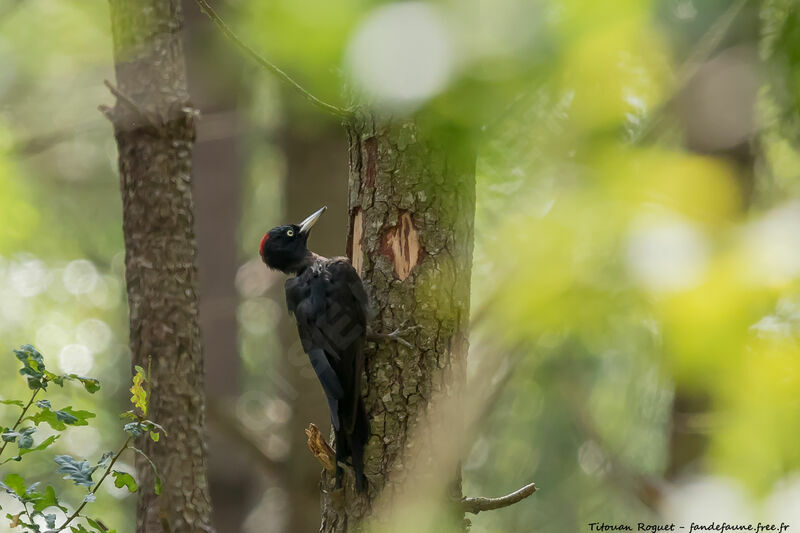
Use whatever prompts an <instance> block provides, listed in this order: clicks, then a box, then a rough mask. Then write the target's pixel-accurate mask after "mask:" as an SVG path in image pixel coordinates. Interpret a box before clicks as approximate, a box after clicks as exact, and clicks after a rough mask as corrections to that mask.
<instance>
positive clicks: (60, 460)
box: [54, 455, 95, 487]
mask: <svg viewBox="0 0 800 533" xmlns="http://www.w3.org/2000/svg"><path fill="white" fill-rule="evenodd" d="M54 460H55V462H56V463H57V464H58V470H57V472H58V473H59V474H64V477H63V479H70V480H72V482H73V483H75V484H76V485H83V486H84V487H91V486H92V485H94V481H93V480H92V474H93V473H94V471H95V469H94V468H92V466H91V465H90V464H89V461H78V460H76V459H74V458H73V457H71V456H69V455H56V456H55V458H54Z"/></svg>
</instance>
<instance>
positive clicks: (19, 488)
mask: <svg viewBox="0 0 800 533" xmlns="http://www.w3.org/2000/svg"><path fill="white" fill-rule="evenodd" d="M0 487H2V488H3V489H5V491H6V492H8V493H10V494H16V495H17V496H19V497H20V498H22V497H24V496H25V492H26V489H25V478H23V477H22V476H20V475H18V474H8V475H7V476H6V478H5V479H4V480H3V482H2V483H0Z"/></svg>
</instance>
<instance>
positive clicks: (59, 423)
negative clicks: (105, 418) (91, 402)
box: [27, 406, 97, 431]
mask: <svg viewBox="0 0 800 533" xmlns="http://www.w3.org/2000/svg"><path fill="white" fill-rule="evenodd" d="M95 416H97V415H95V414H94V413H92V412H91V411H83V410H77V411H76V410H74V409H73V408H72V406H67V407H64V408H62V409H60V410H57V411H54V410H52V409H50V408H49V407H42V408H41V411H39V412H38V413H36V414H34V415H31V416H29V417H27V419H28V420H30V421H32V422H33V423H34V424H36V425H37V426H38V425H39V424H41V423H42V422H46V423H47V424H49V425H50V427H51V428H53V429H55V430H56V431H64V430H65V429H67V426H88V425H89V422H87V420H88V419H90V418H94V417H95Z"/></svg>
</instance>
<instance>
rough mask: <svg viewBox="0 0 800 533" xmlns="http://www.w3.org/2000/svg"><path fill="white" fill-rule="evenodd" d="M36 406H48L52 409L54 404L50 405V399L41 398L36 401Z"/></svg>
mask: <svg viewBox="0 0 800 533" xmlns="http://www.w3.org/2000/svg"><path fill="white" fill-rule="evenodd" d="M36 407H42V408H45V407H46V408H47V409H50V407H52V406H51V405H50V400H39V401H38V402H36Z"/></svg>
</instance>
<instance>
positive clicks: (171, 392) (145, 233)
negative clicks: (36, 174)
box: [105, 0, 211, 533]
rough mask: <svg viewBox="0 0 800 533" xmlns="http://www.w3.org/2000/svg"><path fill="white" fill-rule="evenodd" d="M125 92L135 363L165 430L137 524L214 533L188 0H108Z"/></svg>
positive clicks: (114, 117) (115, 119) (126, 217)
mask: <svg viewBox="0 0 800 533" xmlns="http://www.w3.org/2000/svg"><path fill="white" fill-rule="evenodd" d="M110 6H111V25H112V33H113V37H114V58H115V62H116V78H117V86H118V90H117V91H116V96H117V102H116V105H115V106H114V108H113V109H106V110H105V112H106V115H107V116H108V117H109V119H110V120H111V121H112V123H113V125H114V132H115V136H116V139H117V146H118V150H119V172H120V178H121V189H122V207H123V231H124V235H125V250H126V258H125V265H126V272H125V276H126V282H127V290H128V304H129V307H130V344H131V352H132V357H133V361H134V363H136V364H139V365H142V366H144V367H147V366H148V363H149V362H152V364H151V366H150V368H151V379H152V400H151V405H150V413H149V417H150V418H152V419H154V420H156V421H158V422H159V423H161V424H162V425H164V427H165V428H166V430H167V432H168V434H169V435H168V437H166V438H164V439H162V440H161V442H159V443H157V444H155V443H153V442H151V441H149V440H147V439H145V438H142V439H140V442H138V445H139V446H141V447H142V448H143V449H144V451H145V452H146V453H147V454H148V455H149V456H150V457H151V458H152V459H153V460H154V462H155V464H156V465H157V466H158V468H159V470H160V471H161V475H162V477H163V479H164V487H163V493H162V495H161V496H160V497H159V496H156V495H155V494H154V493H153V491H152V490H151V489H150V487H152V486H153V474H152V472H151V469H150V466H149V465H148V464H147V463H146V462H144V461H142V460H141V459H140V458H138V457H137V462H136V469H137V473H138V476H139V479H140V482H141V486H142V487H143V490H142V493H141V495H140V499H139V507H138V517H137V531H139V532H145V531H147V532H148V533H156V532H162V531H163V532H166V531H171V532H183V531H209V530H210V527H209V525H210V520H211V505H210V503H209V495H208V485H207V481H206V445H205V415H204V409H205V404H204V401H205V400H204V394H203V359H202V350H201V340H200V328H199V326H198V303H197V291H196V287H197V271H196V267H195V259H196V244H195V237H194V229H193V223H194V220H193V202H192V190H191V156H192V145H193V141H194V135H195V128H194V110H193V109H192V107H191V105H190V104H189V101H188V94H187V90H186V73H185V66H184V57H183V47H182V44H181V38H180V34H179V31H180V28H181V24H182V19H181V8H180V1H179V0H139V1H137V2H132V1H129V0H111V2H110Z"/></svg>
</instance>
